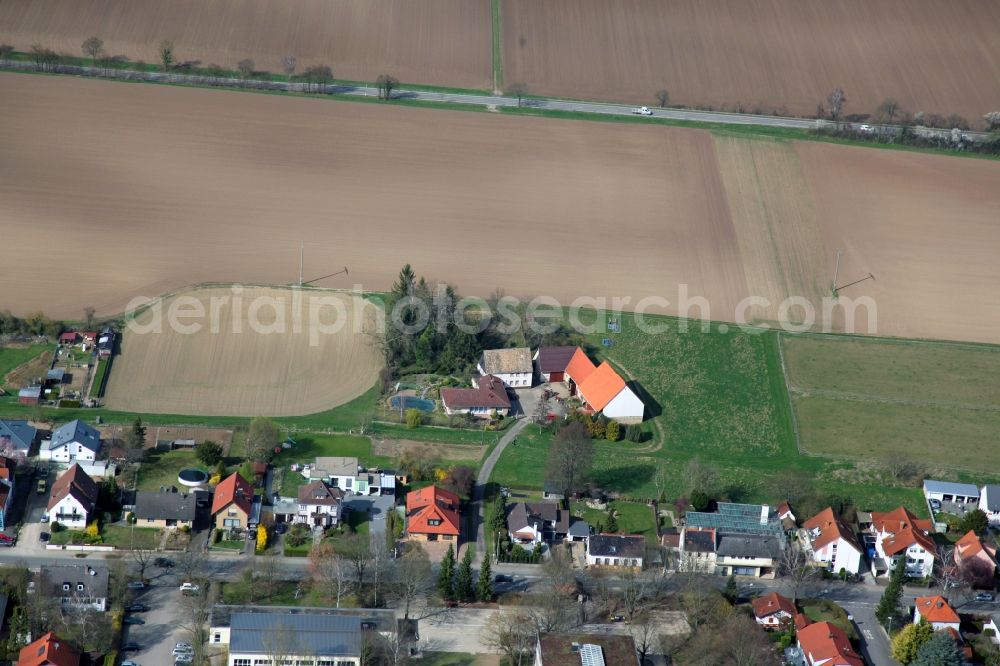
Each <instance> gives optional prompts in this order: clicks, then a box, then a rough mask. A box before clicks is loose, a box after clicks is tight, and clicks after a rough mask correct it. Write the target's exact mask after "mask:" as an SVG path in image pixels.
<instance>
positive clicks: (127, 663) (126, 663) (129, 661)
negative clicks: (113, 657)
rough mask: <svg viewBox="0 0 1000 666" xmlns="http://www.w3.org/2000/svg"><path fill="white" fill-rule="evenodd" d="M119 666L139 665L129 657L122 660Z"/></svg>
mask: <svg viewBox="0 0 1000 666" xmlns="http://www.w3.org/2000/svg"><path fill="white" fill-rule="evenodd" d="M121 666H139V663H138V662H135V661H132V660H131V659H129V660H126V661H123V662H122V663H121Z"/></svg>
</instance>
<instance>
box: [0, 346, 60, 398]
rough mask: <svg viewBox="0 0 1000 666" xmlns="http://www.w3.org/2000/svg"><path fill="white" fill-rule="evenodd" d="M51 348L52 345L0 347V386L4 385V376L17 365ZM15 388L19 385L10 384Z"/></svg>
mask: <svg viewBox="0 0 1000 666" xmlns="http://www.w3.org/2000/svg"><path fill="white" fill-rule="evenodd" d="M50 349H52V345H28V346H26V347H0V388H3V387H4V386H5V383H4V377H6V376H7V373H8V372H10V371H11V370H13V369H14V368H16V367H17V366H19V365H22V364H24V363H27V362H28V361H30V360H31V359H33V358H35V357H36V356H38V355H39V354H41V353H43V352H45V351H48V350H50ZM10 388H13V389H17V388H21V387H20V386H12V387H10Z"/></svg>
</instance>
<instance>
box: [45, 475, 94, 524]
mask: <svg viewBox="0 0 1000 666" xmlns="http://www.w3.org/2000/svg"><path fill="white" fill-rule="evenodd" d="M48 508H49V511H48V513H49V520H51V521H53V522H57V523H59V524H60V525H62V526H64V527H70V528H74V529H82V528H84V527H86V526H87V523H88V522H90V520H91V517H93V515H94V512H95V511H96V509H97V483H96V482H94V480H93V479H91V478H90V477H89V476H87V473H86V472H84V471H83V468H82V467H80V465H78V464H76V463H74V464H73V466H72V467H70V468H69V469H68V470H66V471H65V472H63V474H62V476H60V477H59V478H58V479H56V482H55V483H53V484H52V492H51V494H50V495H49V507H48Z"/></svg>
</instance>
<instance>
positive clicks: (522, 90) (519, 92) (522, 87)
mask: <svg viewBox="0 0 1000 666" xmlns="http://www.w3.org/2000/svg"><path fill="white" fill-rule="evenodd" d="M507 94H508V95H512V96H514V97H516V98H517V105H518V106H521V101H522V100H523V99H524V96H525V95H527V94H528V84H526V83H512V84H510V85H509V86H507Z"/></svg>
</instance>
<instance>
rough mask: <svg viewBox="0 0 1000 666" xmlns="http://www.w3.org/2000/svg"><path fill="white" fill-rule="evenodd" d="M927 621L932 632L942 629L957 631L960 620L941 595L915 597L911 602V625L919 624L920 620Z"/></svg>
mask: <svg viewBox="0 0 1000 666" xmlns="http://www.w3.org/2000/svg"><path fill="white" fill-rule="evenodd" d="M921 619H923V620H925V621H927V623H928V624H930V625H931V627H933V628H934V631H941V630H943V629H954V630H955V631H956V632H957V631H958V626H959V624H961V620H959V618H958V613H956V612H955V609H954V608H952V607H951V604H949V603H948V600H947V599H945V598H944V597H942V596H941V595H939V594H938V595H934V596H931V597H917V598H915V599H914V600H913V624H919V623H920V620H921Z"/></svg>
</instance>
